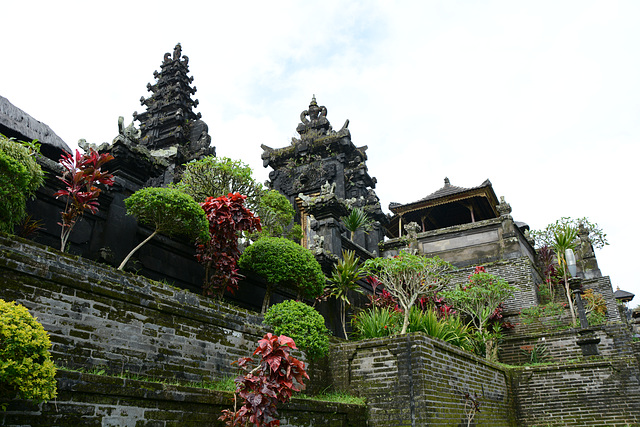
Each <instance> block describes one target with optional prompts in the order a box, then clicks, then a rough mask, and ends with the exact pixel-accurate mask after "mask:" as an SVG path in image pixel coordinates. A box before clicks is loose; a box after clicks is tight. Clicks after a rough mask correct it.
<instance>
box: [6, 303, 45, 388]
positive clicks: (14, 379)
mask: <svg viewBox="0 0 640 427" xmlns="http://www.w3.org/2000/svg"><path fill="white" fill-rule="evenodd" d="M50 347H51V342H50V341H49V336H48V335H47V333H46V332H45V330H44V328H43V327H42V325H41V324H40V323H39V322H38V321H37V320H36V319H35V318H34V317H33V316H32V315H31V314H29V312H28V311H27V309H26V308H25V307H23V306H21V305H19V304H17V303H15V302H5V301H4V300H1V299H0V401H6V400H9V399H11V398H13V397H14V396H15V395H16V393H17V394H18V396H19V397H20V398H23V399H34V400H37V401H47V400H51V399H53V398H55V397H56V380H55V375H56V368H55V366H54V364H53V362H52V361H51V355H50V353H49V348H50Z"/></svg>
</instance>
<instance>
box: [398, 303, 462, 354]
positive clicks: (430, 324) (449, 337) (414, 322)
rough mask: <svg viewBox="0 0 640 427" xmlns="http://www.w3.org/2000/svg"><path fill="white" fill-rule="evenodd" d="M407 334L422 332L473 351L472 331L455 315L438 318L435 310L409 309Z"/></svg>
mask: <svg viewBox="0 0 640 427" xmlns="http://www.w3.org/2000/svg"><path fill="white" fill-rule="evenodd" d="M409 332H424V333H425V334H427V335H429V336H431V337H434V338H439V339H441V340H443V341H446V342H448V343H450V344H453V345H455V346H458V347H460V348H463V349H465V350H467V351H473V343H472V331H471V330H470V329H469V327H468V326H467V325H466V324H465V323H464V322H463V321H462V320H461V319H460V317H459V316H456V315H448V316H446V317H443V318H439V317H438V315H437V313H436V311H435V310H426V311H422V310H420V309H418V308H417V307H415V306H414V307H411V312H410V313H409Z"/></svg>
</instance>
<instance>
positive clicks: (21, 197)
mask: <svg viewBox="0 0 640 427" xmlns="http://www.w3.org/2000/svg"><path fill="white" fill-rule="evenodd" d="M43 182H44V173H43V172H42V169H41V168H40V166H39V165H38V163H37V162H36V160H35V158H34V156H32V155H31V151H30V150H29V149H28V148H27V147H25V146H23V145H22V144H20V143H18V142H16V141H13V140H11V139H8V138H7V137H5V136H4V135H0V231H4V232H7V233H11V232H13V227H14V226H15V225H16V224H18V223H19V222H20V221H21V220H22V219H23V218H24V217H25V215H26V210H25V204H26V202H27V198H28V197H31V196H33V195H34V194H35V191H36V190H37V189H38V187H40V186H41V185H42V183H43Z"/></svg>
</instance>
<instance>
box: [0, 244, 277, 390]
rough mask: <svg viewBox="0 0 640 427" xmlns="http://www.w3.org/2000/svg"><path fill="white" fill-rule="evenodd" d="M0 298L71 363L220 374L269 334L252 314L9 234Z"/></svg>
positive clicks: (188, 376) (168, 373) (192, 376)
mask: <svg viewBox="0 0 640 427" xmlns="http://www.w3.org/2000/svg"><path fill="white" fill-rule="evenodd" d="M0 298H3V299H5V300H15V301H18V302H19V303H21V304H23V305H25V306H26V307H27V308H28V309H29V311H30V312H31V313H32V314H33V315H34V316H36V317H37V318H38V320H39V321H40V322H41V323H42V324H43V326H44V327H45V329H46V330H47V332H49V334H50V337H51V341H52V343H53V347H52V355H53V357H54V360H55V362H56V363H57V364H59V365H62V366H68V367H70V368H79V367H83V368H92V367H94V366H100V367H103V368H104V369H105V370H106V371H107V372H114V373H120V372H123V371H127V372H132V373H135V374H140V375H147V376H153V377H158V378H178V379H185V380H195V381H199V380H202V379H212V378H219V377H224V376H226V375H231V374H233V373H235V370H233V369H232V367H231V362H233V361H235V360H237V359H238V358H240V357H245V356H247V355H249V354H251V353H252V352H253V350H254V349H255V346H256V344H257V341H258V340H259V339H260V338H261V337H262V336H263V335H264V333H265V332H266V331H265V329H264V328H263V327H262V325H261V322H262V317H261V316H258V315H256V314H255V313H252V312H249V311H246V310H243V309H240V308H236V307H233V306H230V305H227V304H223V303H218V302H217V301H215V300H212V299H209V298H203V297H201V296H200V295H197V294H194V293H192V292H189V291H185V290H181V289H178V288H174V287H172V286H169V285H166V284H163V283H160V282H155V281H152V280H149V279H147V278H144V277H141V276H136V275H133V274H130V273H124V272H121V271H117V270H115V269H113V268H112V267H109V266H105V265H102V264H97V263H95V262H92V261H89V260H86V259H83V258H80V257H76V256H72V255H68V254H65V253H62V252H59V251H57V250H54V249H52V248H50V247H47V246H43V245H39V244H34V243H32V242H28V241H26V240H22V239H17V238H14V237H8V236H6V235H0Z"/></svg>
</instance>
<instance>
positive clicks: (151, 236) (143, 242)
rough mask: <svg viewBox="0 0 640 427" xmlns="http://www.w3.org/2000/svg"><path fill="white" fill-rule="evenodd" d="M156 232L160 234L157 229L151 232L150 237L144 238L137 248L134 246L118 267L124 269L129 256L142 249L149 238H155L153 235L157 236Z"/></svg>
mask: <svg viewBox="0 0 640 427" xmlns="http://www.w3.org/2000/svg"><path fill="white" fill-rule="evenodd" d="M156 234H158V230H155V231H154V232H153V233H151V235H150V236H149V237H147V238H146V239H144V240H143V241H142V242H141V243H140V244H139V245H138V246H136V247H135V248H133V250H132V251H131V252H129V255H127V257H126V258H125V259H124V260H123V261H122V263H121V264H120V266H119V267H118V270H122V269H123V268H124V266H125V264H126V263H127V261H129V258H131V256H132V255H133V254H134V253H135V252H136V251H137V250H138V249H140V248H141V247H142V246H143V245H144V244H145V243H147V242H148V241H149V240H151V239H152V238H153V236H155V235H156Z"/></svg>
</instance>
